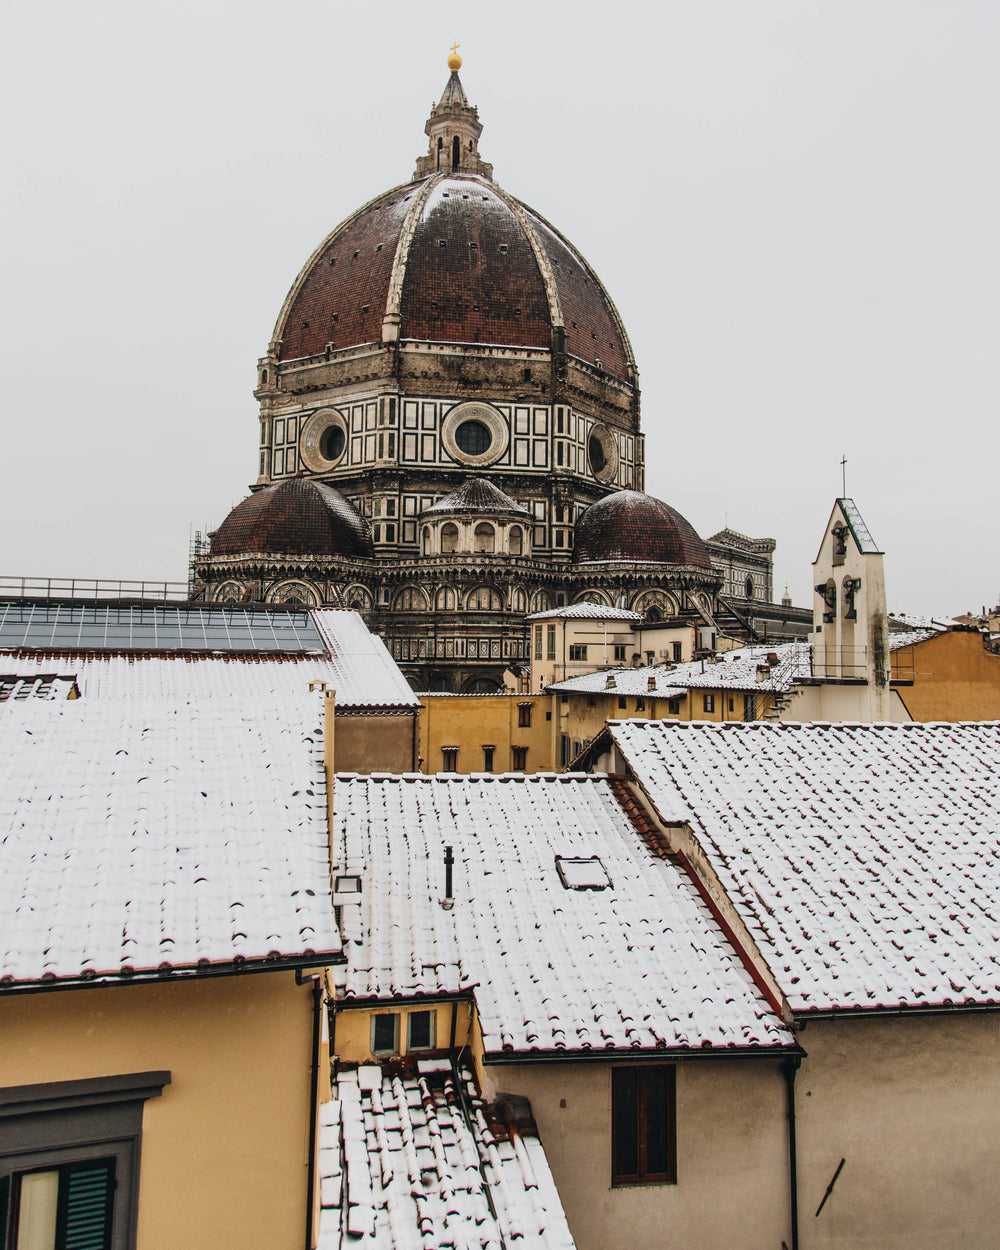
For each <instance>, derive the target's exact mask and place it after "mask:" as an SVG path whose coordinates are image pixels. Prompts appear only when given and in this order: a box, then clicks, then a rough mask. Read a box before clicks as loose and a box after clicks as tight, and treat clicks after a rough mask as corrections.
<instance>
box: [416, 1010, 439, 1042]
mask: <svg viewBox="0 0 1000 1250" xmlns="http://www.w3.org/2000/svg"><path fill="white" fill-rule="evenodd" d="M433 1044H434V1039H433V1037H432V1036H431V1013H430V1012H429V1011H411V1012H410V1049H411V1050H429V1049H430V1048H431V1046H433Z"/></svg>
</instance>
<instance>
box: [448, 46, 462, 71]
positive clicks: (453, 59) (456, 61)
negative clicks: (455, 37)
mask: <svg viewBox="0 0 1000 1250" xmlns="http://www.w3.org/2000/svg"><path fill="white" fill-rule="evenodd" d="M448 68H449V69H450V70H451V72H452V73H453V74H457V73H458V71H459V70H460V69H461V68H462V58H461V57H460V56H459V55H458V44H457V43H453V44H452V45H451V56H449V57H448Z"/></svg>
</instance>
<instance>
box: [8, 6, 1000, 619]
mask: <svg viewBox="0 0 1000 1250" xmlns="http://www.w3.org/2000/svg"><path fill="white" fill-rule="evenodd" d="M0 13H2V34H3V39H4V75H3V81H2V83H0V95H2V109H0V125H2V128H3V129H2V134H3V138H2V142H3V170H4V177H3V183H4V186H5V193H4V194H3V197H2V203H3V219H2V229H0V256H2V261H0V264H2V272H0V281H2V291H3V301H2V305H3V326H2V335H0V357H2V367H0V380H2V388H3V438H2V444H0V452H2V460H3V465H4V473H3V479H2V480H3V488H2V492H0V535H2V554H0V573H3V574H15V573H16V574H22V573H23V574H31V575H47V576H69V575H76V576H80V577H107V578H119V577H121V578H151V579H177V580H179V579H182V578H183V577H184V576H185V572H186V556H187V548H188V542H189V536H190V532H191V530H192V529H199V528H205V527H209V528H214V527H216V526H217V525H218V524H219V523H220V522H221V520H222V519H223V517H224V516H225V515H226V513H227V511H228V510H229V508H230V507H231V506H232V505H233V504H234V503H236V502H237V501H238V500H239V499H240V498H242V497H243V496H244V495H245V494H246V492H247V487H248V485H249V483H250V482H252V481H253V480H254V478H255V476H256V457H257V420H256V405H255V402H254V400H253V397H252V395H251V389H252V387H253V385H254V378H255V366H256V361H257V358H258V356H260V355H261V354H262V353H263V351H264V350H265V348H266V345H267V342H268V339H269V337H270V334H271V330H272V327H273V325H274V320H275V318H276V316H277V313H278V310H279V308H280V306H281V302H282V299H283V298H284V295H285V293H286V291H287V289H288V287H289V286H290V285H291V283H292V281H293V280H294V278H295V276H296V274H297V272H298V270H299V268H300V267H301V265H302V264H303V263H304V261H305V260H306V258H307V257H308V256H309V254H310V252H311V251H312V249H313V248H314V247H315V246H316V244H317V243H318V242H319V241H320V239H321V238H322V237H323V236H324V235H325V234H326V233H327V232H328V231H329V230H330V229H332V227H333V226H334V225H336V223H337V222H338V221H340V220H341V219H343V218H344V217H346V216H347V215H348V214H349V213H350V212H352V211H353V210H354V209H355V208H357V207H358V206H359V205H360V204H361V203H363V202H364V201H366V200H368V199H370V198H371V197H372V196H374V195H377V194H378V193H380V192H381V191H383V190H386V189H388V188H389V187H391V186H394V185H396V184H397V183H400V182H404V181H406V180H407V179H408V178H409V177H410V175H411V174H412V171H413V166H414V161H415V159H416V157H417V156H418V155H420V154H421V153H422V152H423V151H424V150H425V147H426V139H425V137H424V134H423V123H424V120H425V118H426V116H427V112H428V110H429V107H430V105H431V104H432V102H433V101H434V100H435V99H436V98H437V97H438V96H439V95H440V93H441V90H442V89H443V87H444V84H445V81H446V80H447V73H448V71H447V68H446V65H445V57H446V55H447V50H448V46H449V45H450V44H451V43H452V41H453V40H455V39H457V40H458V41H459V43H460V44H461V49H460V50H461V53H462V55H463V57H464V58H465V64H464V67H463V70H462V80H463V83H464V85H465V88H466V91H467V93H468V95H469V98H470V100H471V101H472V102H474V103H476V104H478V106H479V110H480V120H481V121H482V122H483V123H484V126H485V130H484V133H483V136H482V139H481V141H480V150H481V151H482V153H483V156H484V159H486V160H489V161H492V162H493V165H494V173H495V176H496V178H497V180H498V181H499V182H500V183H501V184H502V185H503V186H504V187H506V188H507V189H508V190H509V191H511V192H513V193H514V194H515V195H517V196H518V197H520V198H521V199H523V200H524V201H525V202H526V203H528V204H530V205H531V206H532V207H534V208H536V209H537V210H538V211H539V212H541V213H542V214H543V215H544V216H546V217H547V218H548V219H549V220H550V221H552V222H553V223H554V224H555V225H556V226H557V227H558V228H559V229H560V230H561V231H562V232H563V233H564V234H565V235H566V236H567V237H568V238H569V239H571V240H572V242H573V243H574V244H575V245H576V246H577V247H578V248H579V249H580V250H581V251H582V252H583V254H584V255H585V256H586V257H587V258H588V260H589V261H590V263H591V264H592V265H593V266H594V268H595V269H596V271H597V273H598V274H599V275H600V277H601V278H602V280H603V281H604V283H605V285H606V286H607V288H608V290H609V292H610V294H611V296H612V298H613V299H614V300H615V302H616V303H617V305H618V308H619V311H620V312H621V314H622V317H623V319H624V321H625V325H626V327H627V329H628V331H629V333H630V335H631V338H632V343H633V346H634V348H635V352H636V356H637V359H638V364H639V370H640V380H641V384H642V422H643V428H644V430H645V432H646V436H647V459H646V469H647V472H646V488H647V490H649V492H650V493H651V494H654V495H657V496H659V497H660V498H663V499H666V500H667V501H669V502H670V503H671V504H673V505H674V506H675V507H676V508H678V509H679V510H680V511H681V512H682V513H684V515H685V516H687V517H688V519H689V520H690V521H691V522H692V524H693V525H694V526H695V528H696V529H697V530H698V531H699V532H700V533H701V534H702V535H703V536H708V535H709V534H711V533H714V532H715V531H716V530H718V529H721V528H722V527H723V525H725V524H727V523H728V524H729V525H730V526H731V527H732V528H734V529H737V530H740V531H742V532H743V533H746V534H751V535H753V536H764V535H768V536H772V537H774V538H775V539H777V542H778V549H777V552H776V556H775V560H776V575H775V577H776V590H777V592H778V593H779V594H780V591H781V589H782V588H783V586H784V583H785V582H786V581H787V582H788V583H789V586H790V588H791V591H792V594H793V596H794V598H795V601H796V602H797V603H805V604H809V603H810V602H811V597H810V588H811V578H810V568H809V565H810V562H811V561H812V559H813V558H814V556H815V552H816V547H817V545H818V542H819V538H820V536H821V533H822V530H823V526H824V524H825V522H826V519H827V515H828V513H829V510H830V507H831V505H832V502H833V500H834V498H835V497H836V496H837V495H838V494H840V484H841V468H840V463H839V462H840V459H841V455H846V456H847V493H848V494H849V495H851V496H853V498H854V499H855V500H856V501H857V503H858V505H859V507H860V509H861V512H862V515H863V516H864V517H865V519H866V521H867V522H868V525H869V528H870V529H871V531H872V533H873V535H874V537H875V539H876V541H877V542H878V543H879V544H880V545H881V546H882V547H883V549H884V550H885V552H886V578H887V583H888V591H889V605H890V608H893V609H896V610H904V611H910V612H925V613H929V612H934V613H938V614H945V613H953V612H960V611H964V610H967V609H970V608H977V609H978V608H979V607H980V606H981V605H982V604H984V603H990V604H992V603H994V602H996V600H997V598H998V594H1000V560H998V558H997V546H998V537H1000V535H998V529H1000V526H998V523H997V513H998V505H997V498H998V488H997V461H998V449H1000V431H998V421H997V411H998V400H1000V363H998V347H1000V324H998V323H1000V262H998V242H997V240H998V223H1000V161H998V150H997V149H998V138H997V135H998V119H1000V73H998V71H997V65H998V63H1000V38H998V36H1000V4H997V3H996V2H995V0H980V2H976V0H936V2H935V3H925V2H924V0H891V2H890V0H828V2H827V3H825V4H823V3H815V2H811V0H720V2H712V0H687V2H686V3H684V4H680V3H673V2H671V0H667V2H664V3H660V4H658V5H656V6H655V7H654V6H652V5H646V4H642V5H641V4H637V3H631V2H630V0H618V2H617V3H615V4H607V3H601V4H595V3H589V2H579V0H578V2H577V3H574V4H559V5H554V4H553V5H542V4H538V3H537V2H536V3H530V4H529V3H507V4H502V5H497V4H479V5H471V4H469V3H467V2H466V3H463V4H458V3H433V2H425V3H421V4H401V3H395V2H394V0H391V2H386V0H383V3H381V4H378V5H375V4H372V5H367V6H365V5H351V6H347V5H342V4H338V3H331V2H329V0H328V2H326V3H318V2H315V0H301V2H294V0H286V3H284V4H274V3H258V2H257V0H239V2H238V3H237V0H231V2H230V3H213V2H212V0H199V2H197V3H195V2H189V3H182V2H174V3H155V2H153V0H144V2H143V3H136V0H121V2H118V3H112V2H110V0H74V2H68V0H62V2H60V0H47V2H46V3H44V4H24V3H20V4H18V3H14V2H13V0H3V2H2V7H0Z"/></svg>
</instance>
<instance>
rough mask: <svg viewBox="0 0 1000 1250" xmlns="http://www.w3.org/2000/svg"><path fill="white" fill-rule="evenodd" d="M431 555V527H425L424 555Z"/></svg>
mask: <svg viewBox="0 0 1000 1250" xmlns="http://www.w3.org/2000/svg"><path fill="white" fill-rule="evenodd" d="M430 554H431V530H430V526H429V525H425V526H424V555H425V556H429V555H430Z"/></svg>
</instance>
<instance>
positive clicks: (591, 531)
mask: <svg viewBox="0 0 1000 1250" xmlns="http://www.w3.org/2000/svg"><path fill="white" fill-rule="evenodd" d="M595 560H626V561H630V562H632V563H636V564H681V565H688V566H690V565H694V566H696V567H698V568H703V569H710V568H711V567H712V561H711V559H710V558H709V554H708V548H707V547H706V546H705V544H704V543H703V542H702V540H701V539H700V538H699V537H698V535H697V534H696V533H695V530H694V527H693V526H692V525H691V523H690V522H689V521H687V520H686V519H685V518H684V517H682V516H681V514H680V513H679V512H678V511H677V510H676V509H674V508H671V506H670V505H669V504H666V503H664V502H663V501H662V500H660V499H654V498H653V496H652V495H645V494H643V493H642V492H641V491H637V490H619V491H615V493H614V494H612V495H606V496H605V497H604V498H603V499H599V500H598V501H597V503H595V504H591V506H590V507H589V508H588V509H587V510H586V511H585V512H584V513H583V515H582V516H581V517H580V519H579V520H578V521H577V523H576V538H575V542H574V552H573V562H574V564H586V563H589V562H590V561H595Z"/></svg>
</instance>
